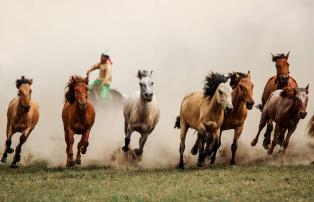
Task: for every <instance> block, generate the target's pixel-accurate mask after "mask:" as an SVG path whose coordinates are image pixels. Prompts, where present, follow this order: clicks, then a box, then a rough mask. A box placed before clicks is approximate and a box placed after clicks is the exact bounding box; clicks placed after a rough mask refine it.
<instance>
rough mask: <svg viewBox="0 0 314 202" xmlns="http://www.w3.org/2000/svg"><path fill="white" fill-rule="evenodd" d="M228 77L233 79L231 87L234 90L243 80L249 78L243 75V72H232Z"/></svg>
mask: <svg viewBox="0 0 314 202" xmlns="http://www.w3.org/2000/svg"><path fill="white" fill-rule="evenodd" d="M228 75H229V77H230V79H231V81H230V86H231V88H232V89H234V88H235V87H236V86H237V85H238V83H239V82H240V80H241V79H243V78H246V77H248V75H247V74H245V73H242V72H232V73H229V74H228Z"/></svg>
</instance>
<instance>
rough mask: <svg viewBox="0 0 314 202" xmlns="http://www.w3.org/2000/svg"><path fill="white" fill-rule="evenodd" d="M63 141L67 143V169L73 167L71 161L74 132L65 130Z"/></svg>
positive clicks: (72, 161)
mask: <svg viewBox="0 0 314 202" xmlns="http://www.w3.org/2000/svg"><path fill="white" fill-rule="evenodd" d="M65 141H66V143H67V149H66V152H67V164H66V166H67V167H71V166H74V165H75V162H74V160H73V143H74V132H73V131H72V130H67V132H66V134H65Z"/></svg>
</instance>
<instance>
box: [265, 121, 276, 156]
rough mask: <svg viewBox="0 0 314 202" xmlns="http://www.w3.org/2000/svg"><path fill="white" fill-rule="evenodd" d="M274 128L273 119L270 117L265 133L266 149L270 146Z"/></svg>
mask: <svg viewBox="0 0 314 202" xmlns="http://www.w3.org/2000/svg"><path fill="white" fill-rule="evenodd" d="M273 129H274V125H273V121H272V120H271V119H269V120H268V122H267V128H266V132H265V134H264V141H263V147H264V149H266V150H267V149H268V147H269V144H270V137H271V132H272V131H273Z"/></svg>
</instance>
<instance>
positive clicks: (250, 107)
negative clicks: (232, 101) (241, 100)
mask: <svg viewBox="0 0 314 202" xmlns="http://www.w3.org/2000/svg"><path fill="white" fill-rule="evenodd" d="M245 104H246V108H247V109H248V110H251V109H253V106H254V104H255V103H254V101H252V102H250V101H248V102H246V103H245Z"/></svg>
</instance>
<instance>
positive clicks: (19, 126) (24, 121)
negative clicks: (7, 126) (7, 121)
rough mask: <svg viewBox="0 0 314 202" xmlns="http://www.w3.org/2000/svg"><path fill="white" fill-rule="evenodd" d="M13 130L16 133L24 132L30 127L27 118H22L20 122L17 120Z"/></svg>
mask: <svg viewBox="0 0 314 202" xmlns="http://www.w3.org/2000/svg"><path fill="white" fill-rule="evenodd" d="M12 126H13V129H14V130H15V131H18V132H19V131H23V130H25V129H27V128H28V127H29V124H28V118H27V116H22V117H21V118H19V119H18V120H16V121H15V122H14V123H13V124H12Z"/></svg>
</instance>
